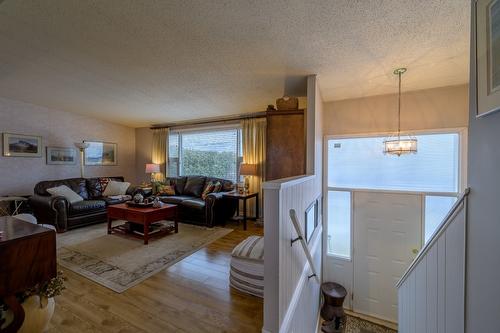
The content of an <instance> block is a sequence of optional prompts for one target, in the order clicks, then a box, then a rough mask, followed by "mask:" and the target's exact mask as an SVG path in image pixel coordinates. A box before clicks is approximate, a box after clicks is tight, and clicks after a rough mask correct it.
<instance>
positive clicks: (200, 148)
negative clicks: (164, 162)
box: [168, 127, 242, 181]
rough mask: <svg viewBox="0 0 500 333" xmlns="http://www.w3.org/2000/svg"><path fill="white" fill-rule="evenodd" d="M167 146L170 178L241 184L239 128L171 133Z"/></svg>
mask: <svg viewBox="0 0 500 333" xmlns="http://www.w3.org/2000/svg"><path fill="white" fill-rule="evenodd" d="M168 146H169V149H168V155H169V156H168V162H169V163H168V172H169V176H178V175H180V176H186V175H203V176H210V177H218V178H223V179H228V180H232V181H237V180H238V169H239V165H240V163H241V161H242V147H241V129H240V128H237V127H235V128H219V129H205V130H195V131H179V132H174V131H171V133H170V136H169V140H168Z"/></svg>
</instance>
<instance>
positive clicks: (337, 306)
mask: <svg viewBox="0 0 500 333" xmlns="http://www.w3.org/2000/svg"><path fill="white" fill-rule="evenodd" d="M321 292H322V294H323V299H324V302H323V307H322V308H321V318H323V319H324V320H325V321H326V322H325V323H324V327H323V328H324V329H326V330H324V329H322V330H323V332H330V330H331V329H332V328H334V329H335V330H338V329H339V328H340V323H341V322H342V321H345V313H344V307H343V304H344V299H345V297H346V296H347V290H346V289H345V288H344V287H343V286H341V285H340V284H338V283H335V282H325V283H323V284H322V285H321ZM332 324H333V325H332ZM332 326H334V327H332Z"/></svg>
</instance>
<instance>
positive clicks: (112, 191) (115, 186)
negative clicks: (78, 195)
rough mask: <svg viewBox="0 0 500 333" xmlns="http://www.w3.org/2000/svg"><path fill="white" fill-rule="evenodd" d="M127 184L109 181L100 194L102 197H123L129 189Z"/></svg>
mask: <svg viewBox="0 0 500 333" xmlns="http://www.w3.org/2000/svg"><path fill="white" fill-rule="evenodd" d="M129 186H130V183H129V182H117V181H114V180H110V181H109V183H108V185H107V186H106V189H105V190H104V192H102V196H103V197H109V196H111V195H124V194H126V193H127V189H128V188H129Z"/></svg>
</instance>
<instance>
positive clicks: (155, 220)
mask: <svg viewBox="0 0 500 333" xmlns="http://www.w3.org/2000/svg"><path fill="white" fill-rule="evenodd" d="M107 213H108V234H112V233H121V234H127V235H131V236H134V237H138V238H142V239H143V240H144V244H148V242H149V238H150V237H159V236H165V235H166V234H168V233H170V232H172V231H174V232H175V233H177V232H179V229H178V223H177V205H171V204H163V206H162V207H159V208H154V207H132V206H129V205H127V204H126V203H123V204H119V205H112V206H108V208H107ZM113 220H124V221H127V222H126V223H122V224H120V225H117V226H115V227H113V226H112V222H113ZM162 221H173V224H172V223H168V224H164V223H163V225H159V226H158V227H157V228H155V224H156V225H158V224H159V223H162ZM137 227H139V228H137ZM141 231H142V232H141Z"/></svg>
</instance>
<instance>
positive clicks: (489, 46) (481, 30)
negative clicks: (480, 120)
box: [471, 0, 500, 117]
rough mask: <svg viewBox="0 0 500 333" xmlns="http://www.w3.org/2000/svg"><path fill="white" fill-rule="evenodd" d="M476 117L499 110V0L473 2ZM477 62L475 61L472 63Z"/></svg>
mask: <svg viewBox="0 0 500 333" xmlns="http://www.w3.org/2000/svg"><path fill="white" fill-rule="evenodd" d="M473 15H474V16H473V19H474V21H473V22H474V26H473V29H475V30H474V31H475V40H473V42H475V45H473V46H474V47H475V51H476V52H475V53H476V54H475V59H471V61H474V60H475V67H476V79H477V81H476V82H477V84H476V94H477V95H476V96H477V113H476V116H477V117H482V116H485V115H488V114H491V113H493V112H496V111H499V110H500V0H477V1H476V2H475V3H474V13H473ZM473 64H474V63H473Z"/></svg>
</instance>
